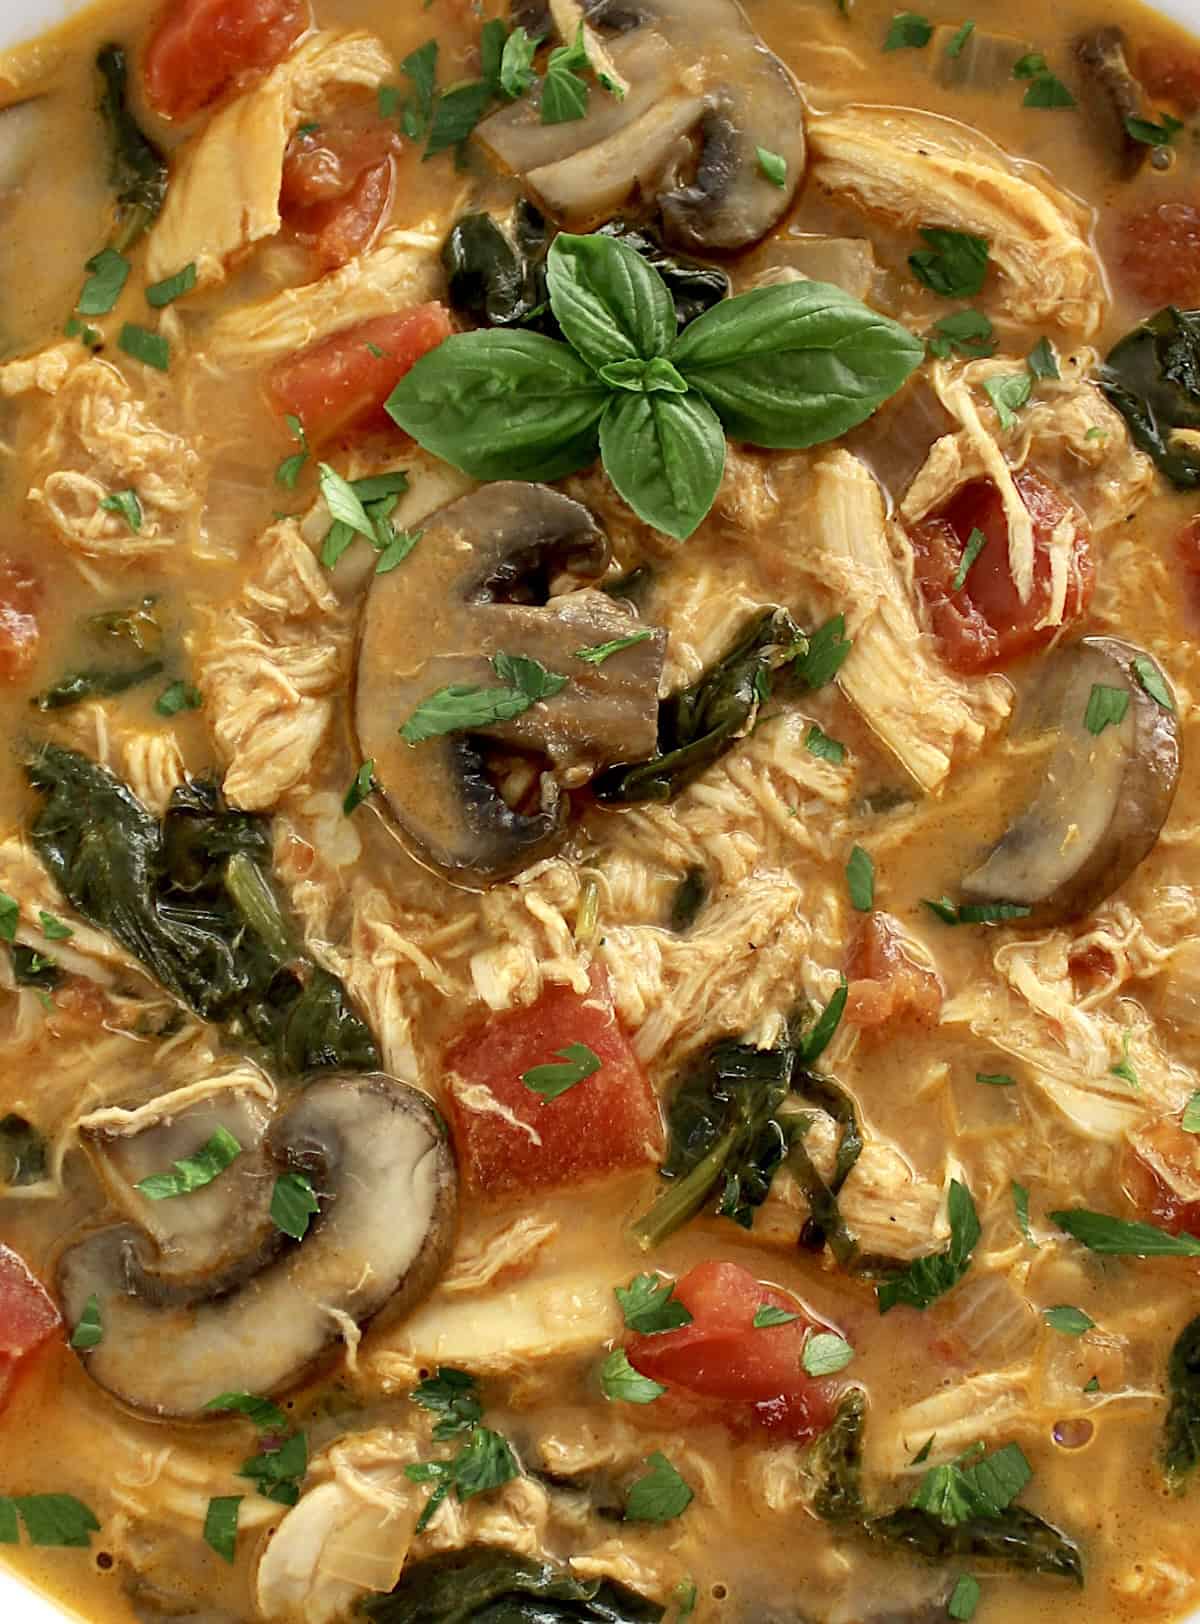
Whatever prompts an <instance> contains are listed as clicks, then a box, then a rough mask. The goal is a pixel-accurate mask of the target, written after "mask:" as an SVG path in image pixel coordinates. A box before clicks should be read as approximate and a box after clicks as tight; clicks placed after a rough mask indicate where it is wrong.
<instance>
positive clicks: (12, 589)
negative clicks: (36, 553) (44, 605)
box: [0, 558, 42, 682]
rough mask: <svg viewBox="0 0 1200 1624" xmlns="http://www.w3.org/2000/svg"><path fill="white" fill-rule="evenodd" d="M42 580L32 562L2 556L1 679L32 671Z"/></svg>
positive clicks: (37, 636) (36, 643) (0, 574)
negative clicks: (33, 568)
mask: <svg viewBox="0 0 1200 1624" xmlns="http://www.w3.org/2000/svg"><path fill="white" fill-rule="evenodd" d="M41 595H42V589H41V582H40V581H39V580H38V578H37V576H36V575H35V574H34V572H33V571H32V569H30V567H29V565H28V564H24V563H21V562H19V561H18V560H17V559H15V558H3V559H0V682H15V681H16V680H17V679H18V678H19V677H24V676H26V675H28V673H29V671H30V669H31V668H32V666H33V662H34V661H35V660H36V659H37V651H38V638H39V636H40V635H41V634H40V630H39V627H38V621H37V615H36V614H35V613H34V611H35V609H36V607H37V604H38V600H39V599H40V598H41Z"/></svg>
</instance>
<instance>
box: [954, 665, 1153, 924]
mask: <svg viewBox="0 0 1200 1624" xmlns="http://www.w3.org/2000/svg"><path fill="white" fill-rule="evenodd" d="M1135 661H1137V662H1138V666H1140V667H1141V669H1142V671H1143V672H1149V673H1151V674H1152V675H1151V681H1152V682H1153V681H1154V680H1155V678H1157V680H1158V681H1161V682H1162V683H1163V686H1164V690H1165V689H1166V680H1165V678H1164V677H1163V676H1162V673H1161V671H1160V670H1159V668H1158V666H1157V665H1156V664H1155V663H1154V661H1152V660H1150V657H1149V656H1148V655H1147V654H1145V653H1144V652H1143V651H1142V650H1141V649H1138V648H1136V647H1134V645H1133V644H1131V643H1125V642H1122V641H1121V640H1120V639H1119V638H1116V637H1085V638H1083V639H1082V641H1080V642H1078V643H1073V644H1071V645H1070V646H1069V647H1068V648H1064V649H1062V650H1061V651H1060V652H1059V653H1058V654H1056V655H1054V656H1052V657H1051V658H1050V659H1049V660H1047V661H1046V662H1045V665H1044V666H1043V667H1042V668H1040V670H1039V678H1038V687H1037V692H1036V696H1035V701H1034V706H1035V708H1034V711H1033V714H1032V716H1031V717H1030V718H1029V720H1028V721H1027V722H1026V723H1025V724H1024V725H1025V726H1028V727H1030V728H1031V729H1033V730H1037V731H1043V730H1053V731H1054V732H1055V733H1056V734H1057V741H1056V744H1055V747H1054V752H1053V755H1052V757H1051V760H1050V762H1049V765H1048V766H1047V767H1046V768H1045V770H1044V773H1043V775H1042V780H1041V785H1040V788H1039V789H1038V791H1037V793H1036V794H1035V795H1034V797H1033V799H1032V801H1031V802H1030V803H1029V805H1028V806H1027V807H1025V809H1024V810H1023V811H1022V812H1021V813H1020V814H1019V816H1018V817H1017V819H1016V821H1015V822H1014V823H1013V824H1012V825H1011V826H1010V827H1009V828H1008V830H1007V831H1006V832H1005V834H1004V835H1003V836H1002V837H1001V839H1000V840H999V841H998V842H997V843H996V845H995V846H994V847H993V849H992V850H991V852H990V853H989V854H988V856H987V858H986V859H985V860H984V862H983V863H981V864H980V866H979V867H978V868H977V869H975V870H974V872H973V873H971V874H968V875H967V877H966V879H965V880H964V881H963V887H962V889H963V895H964V896H965V897H967V898H968V899H969V900H970V901H973V902H974V901H988V902H993V901H1004V902H1017V903H1023V904H1024V905H1025V906H1026V907H1028V908H1030V909H1031V912H1030V914H1029V916H1028V921H1027V922H1028V923H1029V924H1031V925H1056V924H1060V923H1062V922H1063V921H1064V920H1068V919H1078V918H1080V917H1081V916H1082V915H1084V914H1086V913H1089V912H1090V911H1091V910H1092V909H1093V908H1095V907H1096V905H1097V904H1098V903H1100V902H1102V901H1103V900H1104V898H1105V897H1107V896H1110V895H1111V894H1112V893H1113V892H1114V891H1115V890H1116V889H1117V887H1118V886H1119V885H1121V884H1122V883H1123V882H1124V881H1125V880H1126V879H1127V878H1128V877H1129V875H1130V874H1132V872H1133V870H1134V869H1135V868H1136V867H1137V865H1138V864H1139V863H1140V862H1141V861H1142V859H1143V858H1144V857H1145V856H1146V855H1147V853H1148V852H1149V851H1150V849H1151V847H1152V846H1153V845H1154V842H1155V840H1156V839H1157V838H1158V832H1159V830H1160V829H1161V828H1162V826H1163V824H1164V822H1165V821H1166V817H1167V813H1168V812H1169V811H1170V809H1171V802H1172V800H1173V799H1174V796H1175V788H1176V784H1177V783H1178V780H1179V760H1180V741H1179V729H1178V725H1177V722H1176V717H1175V713H1174V711H1173V710H1168V709H1167V708H1166V707H1165V706H1164V705H1161V704H1160V703H1159V702H1158V701H1157V700H1155V699H1154V698H1153V697H1152V696H1151V694H1150V693H1149V692H1148V691H1147V689H1146V688H1145V687H1144V686H1143V683H1142V681H1141V680H1140V678H1139V675H1138V667H1137V666H1135V664H1134V662H1135ZM1143 661H1148V662H1149V663H1148V665H1146V666H1141V662H1143ZM1096 688H1100V689H1101V690H1104V689H1117V690H1119V691H1120V692H1121V693H1123V694H1125V695H1127V698H1128V702H1127V706H1126V709H1125V713H1124V716H1123V719H1122V720H1121V721H1119V722H1112V723H1109V724H1108V725H1107V726H1104V727H1103V728H1102V729H1101V731H1099V732H1093V731H1092V730H1091V729H1090V728H1089V726H1088V724H1087V721H1086V720H1085V718H1087V717H1088V715H1089V702H1091V701H1092V696H1093V691H1094V690H1095V689H1096ZM1166 691H1168V692H1169V690H1166ZM1093 720H1094V721H1096V722H1098V720H1099V717H1098V716H1094V718H1093Z"/></svg>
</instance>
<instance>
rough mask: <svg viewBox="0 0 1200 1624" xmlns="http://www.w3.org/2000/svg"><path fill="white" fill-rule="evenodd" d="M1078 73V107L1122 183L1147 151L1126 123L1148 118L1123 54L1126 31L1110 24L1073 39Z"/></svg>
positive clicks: (1139, 86)
mask: <svg viewBox="0 0 1200 1624" xmlns="http://www.w3.org/2000/svg"><path fill="white" fill-rule="evenodd" d="M1075 60H1076V61H1077V62H1078V63H1079V66H1080V67H1081V68H1082V69H1083V75H1082V81H1081V83H1082V89H1083V109H1084V114H1085V116H1086V117H1087V119H1088V121H1089V123H1090V124H1091V126H1092V128H1093V131H1094V132H1095V135H1096V137H1097V141H1098V144H1099V145H1100V147H1101V149H1102V151H1103V153H1104V155H1105V156H1106V157H1107V158H1108V160H1109V162H1110V164H1111V165H1112V167H1113V168H1114V169H1115V170H1116V172H1117V173H1118V174H1119V175H1121V176H1122V177H1123V178H1124V179H1126V180H1129V179H1131V178H1132V177H1133V176H1134V175H1136V174H1137V172H1138V170H1139V169H1140V168H1141V167H1142V164H1143V163H1144V162H1145V160H1146V157H1147V155H1148V154H1149V152H1150V151H1151V149H1150V148H1149V147H1148V146H1147V145H1146V144H1145V142H1144V141H1135V140H1134V138H1133V136H1131V135H1130V133H1129V128H1128V122H1127V121H1128V120H1129V119H1131V118H1147V117H1149V116H1150V114H1149V113H1148V111H1147V105H1148V104H1147V102H1146V93H1145V91H1144V90H1143V89H1142V87H1141V84H1140V83H1139V81H1138V80H1137V79H1136V78H1135V77H1134V74H1133V70H1132V68H1131V67H1130V66H1129V61H1128V59H1127V57H1126V55H1125V31H1124V29H1121V28H1118V27H1117V26H1116V24H1115V23H1106V24H1104V25H1103V26H1102V27H1100V28H1090V29H1088V31H1087V32H1086V33H1085V34H1080V35H1079V37H1078V39H1076V41H1075Z"/></svg>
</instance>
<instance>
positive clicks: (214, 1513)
mask: <svg viewBox="0 0 1200 1624" xmlns="http://www.w3.org/2000/svg"><path fill="white" fill-rule="evenodd" d="M242 1498H243V1497H242V1496H241V1495H240V1494H217V1495H214V1496H213V1498H212V1499H211V1500H210V1501H209V1502H208V1510H207V1511H206V1512H205V1513H204V1543H205V1544H206V1545H209V1546H211V1547H212V1549H213V1550H214V1551H216V1553H217V1555H218V1556H219V1557H221V1559H222V1560H223V1561H225V1562H229V1563H232V1562H233V1560H234V1556H235V1552H236V1548H237V1526H238V1512H239V1511H240V1509H241V1505H242Z"/></svg>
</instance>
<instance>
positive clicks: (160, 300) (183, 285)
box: [146, 260, 196, 310]
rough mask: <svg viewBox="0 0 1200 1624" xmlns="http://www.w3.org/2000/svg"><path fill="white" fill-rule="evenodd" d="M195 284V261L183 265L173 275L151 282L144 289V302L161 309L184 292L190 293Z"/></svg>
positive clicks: (172, 302)
mask: <svg viewBox="0 0 1200 1624" xmlns="http://www.w3.org/2000/svg"><path fill="white" fill-rule="evenodd" d="M195 286H196V263H195V261H194V260H193V261H192V263H191V264H190V265H185V266H184V267H183V269H182V270H181V271H176V272H175V275H174V276H165V277H163V279H162V281H161V282H151V284H150V286H149V287H148V288H147V289H146V303H147V304H148V305H151V306H152V307H153V308H154V309H155V310H162V309H163V308H164V306H166V305H169V304H174V302H175V300H176V299H182V297H183V295H184V294H185V293H190V292H191V291H192V289H193V288H194V287H195Z"/></svg>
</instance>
